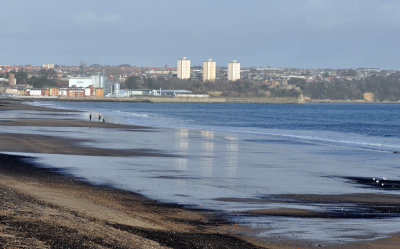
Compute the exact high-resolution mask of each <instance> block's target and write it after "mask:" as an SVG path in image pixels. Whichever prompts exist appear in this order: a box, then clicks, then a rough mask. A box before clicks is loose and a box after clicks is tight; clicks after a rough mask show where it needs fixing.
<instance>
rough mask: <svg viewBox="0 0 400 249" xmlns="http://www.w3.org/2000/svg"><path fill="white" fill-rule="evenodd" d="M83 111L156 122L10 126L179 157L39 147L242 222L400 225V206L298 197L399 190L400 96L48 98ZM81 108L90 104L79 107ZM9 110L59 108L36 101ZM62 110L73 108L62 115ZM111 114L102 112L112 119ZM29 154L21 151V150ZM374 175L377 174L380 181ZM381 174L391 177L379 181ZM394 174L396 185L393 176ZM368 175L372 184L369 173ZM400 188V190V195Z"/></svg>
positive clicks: (295, 235) (40, 157)
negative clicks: (384, 209)
mask: <svg viewBox="0 0 400 249" xmlns="http://www.w3.org/2000/svg"><path fill="white" fill-rule="evenodd" d="M31 104H33V105H38V106H46V107H52V108H59V109H65V110H66V114H68V115H69V116H65V117H71V118H77V119H82V120H89V114H91V115H92V116H93V119H94V120H95V121H96V122H97V117H98V116H99V115H101V119H103V118H104V121H105V122H110V123H119V124H128V125H139V126H147V127H151V129H150V130H148V131H132V130H130V129H97V128H73V127H71V128H57V127H49V128H44V127H24V129H20V128H16V127H8V128H7V129H6V132H13V133H35V134H44V135H52V136H68V137H70V138H79V139H83V140H84V142H82V143H81V144H82V145H84V146H94V147H101V148H109V149H134V150H149V149H151V150H156V151H158V152H161V153H165V154H168V155H169V156H167V157H149V156H139V157H138V156H135V157H94V156H72V155H54V154H30V153H22V154H24V155H29V156H33V157H34V158H35V162H37V163H38V164H40V165H42V166H43V167H55V168H58V169H61V170H63V172H65V173H66V174H71V175H74V176H77V177H80V178H82V179H85V180H87V181H89V182H91V183H93V184H106V185H111V186H113V187H116V188H120V189H124V190H129V191H133V192H137V193H140V194H143V195H144V196H146V197H149V198H152V199H155V200H158V201H161V202H167V203H177V204H180V205H183V206H186V207H189V208H200V209H205V210H212V211H213V212H215V213H217V214H220V215H223V216H224V217H225V218H226V219H228V220H229V221H231V222H234V223H237V224H240V225H242V226H245V227H248V228H249V229H246V230H245V231H241V233H246V235H250V236H256V237H258V238H260V239H265V240H266V241H268V240H272V239H277V238H280V239H282V240H287V239H292V240H301V241H310V243H319V244H322V245H323V244H332V243H345V242H350V241H358V240H366V239H377V238H384V237H387V236H389V235H390V234H393V233H398V232H400V218H399V217H400V216H399V215H396V214H392V215H385V213H383V214H379V215H376V213H375V215H365V217H364V216H363V215H357V214H365V213H367V214H370V213H369V212H368V210H367V211H366V208H365V207H363V208H360V207H358V205H357V204H352V203H342V202H329V203H321V202H312V201H310V202H307V201H287V200H285V198H287V196H290V195H345V194H371V195H372V194H373V195H384V194H393V195H398V194H399V193H400V192H399V188H397V185H396V184H397V183H398V181H400V105H398V104H356V103H351V104H350V103H307V104H304V105H265V104H190V103H132V102H59V101H54V102H52V101H43V102H42V101H37V102H33V103H31ZM68 110H79V111H82V112H79V113H76V112H75V113H74V112H71V113H68ZM9 115H10V116H9V117H13V116H14V117H18V118H21V117H23V118H47V116H46V113H43V112H41V113H40V115H39V113H38V112H35V111H17V112H15V111H14V112H13V113H12V114H11V113H10V114H9ZM48 117H51V118H65V117H63V116H62V115H57V116H56V117H55V116H51V114H50V113H48ZM101 121H102V120H101ZM20 154H21V153H20ZM369 179H370V181H371V182H368V181H369ZM376 181H380V183H379V184H375V182H376ZM385 181H390V182H391V183H393V184H392V187H388V186H387V185H386V186H383V185H381V183H384V182H385ZM366 182H367V183H368V184H365V183H366ZM399 198H400V195H399ZM282 208H284V209H302V210H309V211H319V212H332V210H333V211H335V212H336V211H337V210H341V211H343V212H345V213H347V214H352V215H347V216H346V215H344V216H340V215H338V216H337V217H309V218H306V217H301V218H300V217H294V216H293V217H291V216H274V215H263V214H259V215H257V214H252V215H249V213H251V212H249V211H252V210H268V209H282Z"/></svg>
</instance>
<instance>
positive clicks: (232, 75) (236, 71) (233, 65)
mask: <svg viewBox="0 0 400 249" xmlns="http://www.w3.org/2000/svg"><path fill="white" fill-rule="evenodd" d="M236 80H240V63H239V62H237V61H236V60H234V61H232V62H229V63H228V81H236Z"/></svg>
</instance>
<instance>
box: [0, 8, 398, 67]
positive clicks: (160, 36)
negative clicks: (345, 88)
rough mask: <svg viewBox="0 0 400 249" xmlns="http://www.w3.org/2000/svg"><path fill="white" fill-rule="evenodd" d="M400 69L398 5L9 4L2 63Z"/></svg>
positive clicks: (0, 29) (0, 33)
mask: <svg viewBox="0 0 400 249" xmlns="http://www.w3.org/2000/svg"><path fill="white" fill-rule="evenodd" d="M183 56H186V57H188V58H189V59H191V64H192V65H201V63H202V62H203V61H204V60H207V59H209V58H212V59H214V60H215V61H216V62H217V66H226V64H227V63H228V62H230V61H232V60H234V59H237V60H238V61H239V62H240V63H241V65H242V67H249V66H256V67H266V66H270V67H295V68H333V69H335V68H359V67H378V68H382V69H396V70H398V69H400V1H398V0H246V1H244V0H242V1H239V0H202V1H194V0H113V1H110V0H68V1H65V0H35V1H32V0H7V1H6V0H0V65H1V64H11V65H25V64H33V65H41V64H59V65H78V64H79V62H80V61H85V62H86V63H87V64H88V65H90V64H95V63H97V64H102V65H120V64H130V65H135V66H165V65H168V66H176V61H177V59H178V58H181V57H183Z"/></svg>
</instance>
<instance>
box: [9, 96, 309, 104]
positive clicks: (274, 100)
mask: <svg viewBox="0 0 400 249" xmlns="http://www.w3.org/2000/svg"><path fill="white" fill-rule="evenodd" d="M15 98H16V99H24V100H35V101H37V100H44V101H45V100H52V101H54V100H59V101H99V102H104V101H106V102H148V103H210V104H214V103H215V104H217V103H231V104H235V103H236V104H304V103H305V102H304V99H303V98H284V97H245V98H241V97H236V98H229V97H227V98H225V97H210V98H196V97H189V98H184V97H180V98H174V97H149V96H139V97H129V98H88V97H86V98H77V97H73V98H71V97H59V98H38V97H36V98H32V97H31V98H30V97H15Z"/></svg>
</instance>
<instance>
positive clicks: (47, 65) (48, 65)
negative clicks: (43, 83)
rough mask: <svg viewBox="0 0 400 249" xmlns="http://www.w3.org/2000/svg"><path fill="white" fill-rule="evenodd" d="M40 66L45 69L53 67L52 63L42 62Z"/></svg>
mask: <svg viewBox="0 0 400 249" xmlns="http://www.w3.org/2000/svg"><path fill="white" fill-rule="evenodd" d="M42 67H43V68H46V69H54V64H43V65H42Z"/></svg>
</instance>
